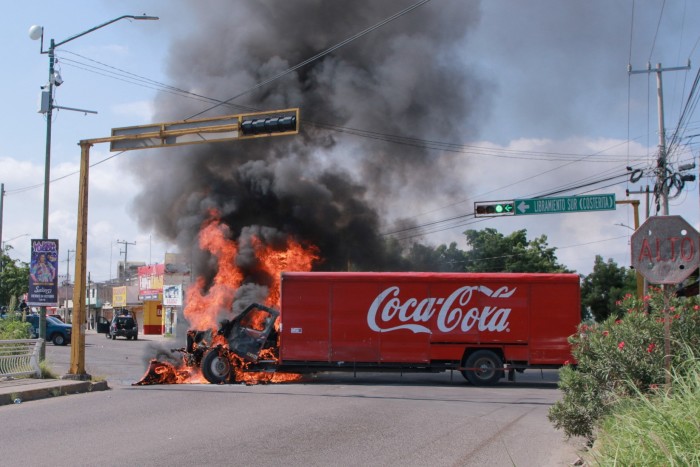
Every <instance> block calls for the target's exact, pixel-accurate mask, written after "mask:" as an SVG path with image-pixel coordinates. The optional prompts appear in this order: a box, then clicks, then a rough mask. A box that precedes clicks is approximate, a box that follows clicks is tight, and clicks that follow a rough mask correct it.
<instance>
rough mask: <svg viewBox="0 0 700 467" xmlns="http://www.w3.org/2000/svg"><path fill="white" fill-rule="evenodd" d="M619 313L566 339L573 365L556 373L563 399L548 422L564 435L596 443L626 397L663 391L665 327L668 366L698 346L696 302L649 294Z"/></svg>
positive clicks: (626, 302)
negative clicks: (603, 424) (602, 426)
mask: <svg viewBox="0 0 700 467" xmlns="http://www.w3.org/2000/svg"><path fill="white" fill-rule="evenodd" d="M618 306H619V308H620V309H619V313H618V315H617V316H611V317H610V318H608V319H607V320H605V321H603V322H602V323H598V324H592V325H589V324H581V325H580V326H579V330H578V331H579V332H578V333H577V334H575V335H573V336H571V337H570V338H569V342H570V343H571V344H572V353H573V355H574V357H575V359H576V363H577V364H576V366H575V367H574V366H573V365H568V366H566V367H564V368H563V369H562V370H561V372H560V382H559V388H560V389H561V390H562V392H563V397H562V399H561V400H560V401H558V402H556V403H555V404H554V405H553V406H552V408H551V409H550V411H549V420H550V421H551V422H552V423H553V424H554V426H555V427H556V428H557V429H563V430H564V432H565V433H566V435H567V436H584V437H586V438H588V439H589V440H590V441H593V439H595V431H596V429H597V428H598V426H599V424H600V421H601V420H602V418H603V417H604V416H606V415H608V414H610V413H611V411H612V409H613V408H614V407H615V406H616V405H618V404H619V403H620V401H621V400H624V399H625V398H627V397H630V396H636V395H638V394H647V393H650V392H653V391H655V390H657V389H658V388H659V387H660V386H663V384H664V383H665V379H666V373H665V369H664V322H665V320H666V319H668V320H669V323H670V331H671V332H670V334H671V339H670V343H671V353H670V354H671V356H672V366H673V367H677V368H682V366H681V364H682V363H683V362H685V361H687V360H689V359H692V358H693V355H690V354H689V350H688V349H692V348H698V345H699V344H700V306H698V301H697V299H696V298H695V297H693V298H691V299H685V298H677V297H673V296H670V295H669V294H668V293H666V294H664V293H663V291H661V290H659V289H652V290H651V291H650V293H649V295H648V296H646V297H644V299H643V300H638V299H636V298H635V297H633V296H631V295H627V296H625V298H624V299H623V300H621V301H620V302H618Z"/></svg>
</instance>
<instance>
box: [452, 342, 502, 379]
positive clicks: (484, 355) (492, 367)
mask: <svg viewBox="0 0 700 467" xmlns="http://www.w3.org/2000/svg"><path fill="white" fill-rule="evenodd" d="M464 367H465V368H474V369H473V370H463V371H462V376H464V377H465V378H466V379H467V381H469V382H470V383H472V384H473V385H474V386H492V385H494V384H496V383H497V382H498V380H499V379H501V378H502V377H503V370H501V369H500V368H503V362H502V361H501V359H500V358H499V357H498V355H496V354H495V353H493V352H492V351H490V350H477V351H476V352H474V353H473V354H471V355H470V356H469V358H467V361H466V362H465V363H464Z"/></svg>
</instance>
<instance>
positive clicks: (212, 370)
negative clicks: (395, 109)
mask: <svg viewBox="0 0 700 467" xmlns="http://www.w3.org/2000/svg"><path fill="white" fill-rule="evenodd" d="M202 374H203V375H204V377H205V378H206V380H207V381H209V382H210V383H212V384H222V383H226V382H228V380H229V378H230V377H231V362H230V361H229V359H228V358H226V354H225V352H223V351H221V350H220V349H218V348H216V349H212V350H210V351H209V352H208V353H207V354H206V355H205V356H204V358H203V359H202Z"/></svg>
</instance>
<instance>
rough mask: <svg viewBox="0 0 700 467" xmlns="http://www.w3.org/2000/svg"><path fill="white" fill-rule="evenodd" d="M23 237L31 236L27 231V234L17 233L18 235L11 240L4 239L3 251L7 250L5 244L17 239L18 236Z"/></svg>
mask: <svg viewBox="0 0 700 467" xmlns="http://www.w3.org/2000/svg"><path fill="white" fill-rule="evenodd" d="M22 237H29V234H28V233H27V234H22V235H17V236H16V237H12V238H11V239H9V240H3V242H2V251H3V253H4V252H5V245H6V244H8V243H10V242H11V241H12V240H17V239H18V238H22Z"/></svg>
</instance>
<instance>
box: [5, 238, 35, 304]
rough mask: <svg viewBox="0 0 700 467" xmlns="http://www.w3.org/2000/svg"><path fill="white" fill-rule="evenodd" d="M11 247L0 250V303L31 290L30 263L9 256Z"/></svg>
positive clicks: (7, 302)
mask: <svg viewBox="0 0 700 467" xmlns="http://www.w3.org/2000/svg"><path fill="white" fill-rule="evenodd" d="M10 249H11V247H9V246H8V247H6V248H5V251H2V252H0V305H5V306H7V305H8V304H10V302H11V301H12V298H13V297H18V296H20V295H22V294H25V293H27V292H28V291H29V265H28V264H27V263H24V262H22V261H19V260H16V259H12V258H10V256H9V254H8V253H9V251H10Z"/></svg>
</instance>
